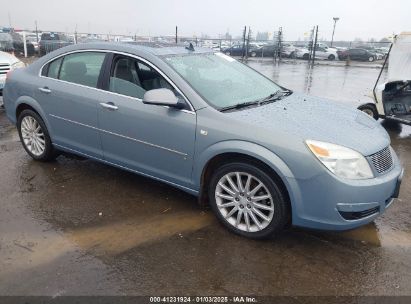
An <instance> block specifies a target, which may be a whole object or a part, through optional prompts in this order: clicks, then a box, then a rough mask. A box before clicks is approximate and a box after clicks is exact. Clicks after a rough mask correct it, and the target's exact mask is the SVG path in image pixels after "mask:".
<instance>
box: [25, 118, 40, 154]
mask: <svg viewBox="0 0 411 304" xmlns="http://www.w3.org/2000/svg"><path fill="white" fill-rule="evenodd" d="M21 136H22V139H23V142H24V145H25V146H26V148H27V150H29V151H30V152H31V153H33V155H35V156H40V155H42V154H43V153H44V150H45V148H46V139H45V136H44V133H43V130H42V129H41V126H40V124H39V123H38V122H37V120H36V119H35V118H34V117H32V116H25V117H24V118H23V120H22V121H21Z"/></svg>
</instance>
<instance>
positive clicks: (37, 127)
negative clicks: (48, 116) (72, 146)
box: [17, 109, 57, 162]
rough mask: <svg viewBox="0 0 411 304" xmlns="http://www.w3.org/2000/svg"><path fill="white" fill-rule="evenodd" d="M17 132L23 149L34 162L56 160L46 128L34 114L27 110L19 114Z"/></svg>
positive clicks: (38, 116)
mask: <svg viewBox="0 0 411 304" xmlns="http://www.w3.org/2000/svg"><path fill="white" fill-rule="evenodd" d="M17 130H18V132H19V136H20V141H21V143H22V144H23V147H24V149H25V150H26V152H27V153H28V154H29V155H30V156H31V157H32V158H33V159H34V160H38V161H43V162H46V161H50V160H53V159H55V158H56V156H57V153H56V151H55V149H54V148H53V145H52V143H51V139H50V135H49V133H48V131H47V127H46V125H45V123H44V121H43V119H41V117H40V115H38V114H37V113H36V112H34V111H33V110H29V109H27V110H24V111H23V112H21V114H20V115H19V117H18V120H17Z"/></svg>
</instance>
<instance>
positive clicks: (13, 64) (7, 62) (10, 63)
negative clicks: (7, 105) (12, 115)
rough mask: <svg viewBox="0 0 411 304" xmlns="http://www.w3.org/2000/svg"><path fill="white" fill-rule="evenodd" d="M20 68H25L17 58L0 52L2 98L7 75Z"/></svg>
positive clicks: (0, 92) (0, 89) (0, 88)
mask: <svg viewBox="0 0 411 304" xmlns="http://www.w3.org/2000/svg"><path fill="white" fill-rule="evenodd" d="M22 67H25V64H24V63H23V62H21V61H20V60H19V59H18V58H17V57H15V56H13V55H11V54H9V53H6V52H1V51H0V96H3V88H4V84H5V82H6V77H7V73H9V72H10V71H12V70H14V69H18V68H22ZM0 104H1V106H3V102H0Z"/></svg>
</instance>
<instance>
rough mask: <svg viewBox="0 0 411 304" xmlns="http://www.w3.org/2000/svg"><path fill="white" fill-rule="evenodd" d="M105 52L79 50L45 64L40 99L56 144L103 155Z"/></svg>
mask: <svg viewBox="0 0 411 304" xmlns="http://www.w3.org/2000/svg"><path fill="white" fill-rule="evenodd" d="M105 56H106V53H104V52H76V53H72V54H68V55H65V56H62V57H59V58H57V59H55V60H54V61H51V62H50V63H49V64H47V65H46V66H44V67H43V70H42V77H40V81H39V84H40V85H39V87H38V90H37V93H36V99H37V100H38V102H39V103H40V104H41V106H42V108H43V109H44V111H45V112H46V114H47V116H48V117H47V120H48V121H49V124H50V133H51V136H52V141H53V144H56V145H58V146H62V147H64V148H68V149H71V150H75V151H78V152H81V153H84V154H87V155H89V156H92V157H97V158H102V151H101V143H100V137H99V136H100V135H99V132H98V129H97V128H98V120H97V118H98V117H97V110H98V109H99V100H100V96H101V95H102V94H103V93H104V92H102V91H100V90H96V88H98V87H99V83H100V77H101V76H100V74H101V70H102V66H103V62H104V60H105Z"/></svg>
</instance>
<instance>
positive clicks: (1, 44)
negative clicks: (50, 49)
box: [0, 33, 35, 56]
mask: <svg viewBox="0 0 411 304" xmlns="http://www.w3.org/2000/svg"><path fill="white" fill-rule="evenodd" d="M26 47H27V55H28V56H33V55H34V53H35V50H34V45H33V44H32V43H31V42H30V41H27V43H26ZM0 51H3V52H8V53H11V52H14V53H16V54H18V55H24V43H23V38H22V37H21V36H20V35H19V34H17V33H0Z"/></svg>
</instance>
